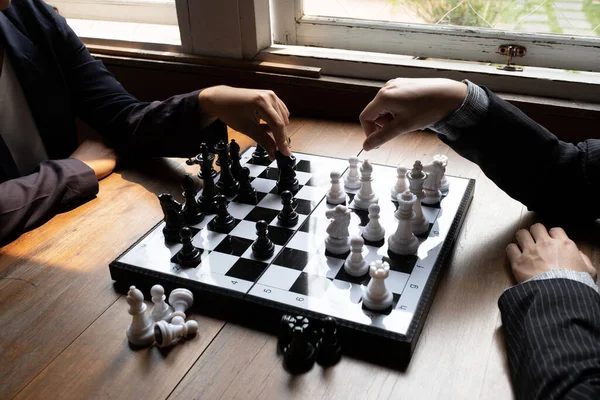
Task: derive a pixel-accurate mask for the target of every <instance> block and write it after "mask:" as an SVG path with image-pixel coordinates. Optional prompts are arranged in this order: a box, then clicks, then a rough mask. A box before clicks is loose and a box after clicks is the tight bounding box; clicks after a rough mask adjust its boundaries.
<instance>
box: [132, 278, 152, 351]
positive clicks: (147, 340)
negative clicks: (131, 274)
mask: <svg viewBox="0 0 600 400" xmlns="http://www.w3.org/2000/svg"><path fill="white" fill-rule="evenodd" d="M127 304H129V310H128V312H129V314H130V315H131V316H132V317H133V319H132V321H131V324H130V325H129V327H127V339H128V340H129V342H130V343H131V344H134V345H136V346H148V345H151V344H152V343H153V342H154V321H152V320H151V319H150V318H148V317H147V316H146V304H145V303H144V295H143V294H142V292H140V291H139V289H136V287H135V286H131V287H129V292H127Z"/></svg>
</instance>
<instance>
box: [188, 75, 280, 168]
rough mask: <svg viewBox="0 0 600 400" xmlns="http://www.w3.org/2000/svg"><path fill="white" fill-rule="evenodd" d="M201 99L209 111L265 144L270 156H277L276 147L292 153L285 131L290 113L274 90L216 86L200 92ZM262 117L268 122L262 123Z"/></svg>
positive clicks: (205, 109)
mask: <svg viewBox="0 0 600 400" xmlns="http://www.w3.org/2000/svg"><path fill="white" fill-rule="evenodd" d="M198 101H199V102H200V107H201V108H202V109H203V110H204V111H206V112H207V113H208V114H210V115H212V116H215V117H217V118H219V119H220V120H221V121H223V122H225V124H227V125H228V126H229V127H231V128H232V129H235V130H236V131H238V132H241V133H243V134H245V135H247V136H248V137H250V138H252V139H253V140H255V141H256V142H257V143H258V144H260V145H261V146H262V147H264V148H265V150H267V152H268V153H269V157H271V159H274V158H275V151H276V150H277V149H279V150H280V151H281V153H283V154H284V155H286V156H289V155H291V152H290V149H289V148H288V138H287V134H286V132H285V128H286V126H287V125H288V124H289V123H290V120H289V116H290V113H289V111H288V109H287V107H286V106H285V104H284V103H283V101H281V99H279V97H277V95H276V94H275V93H273V92H272V91H270V90H255V89H241V88H234V87H229V86H213V87H210V88H207V89H204V90H203V91H202V92H200V95H199V96H198ZM261 119H262V120H263V121H265V122H266V124H263V123H261V121H260V120H261ZM270 134H272V135H273V137H271V135H270Z"/></svg>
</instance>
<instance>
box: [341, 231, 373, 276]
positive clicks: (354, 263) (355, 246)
mask: <svg viewBox="0 0 600 400" xmlns="http://www.w3.org/2000/svg"><path fill="white" fill-rule="evenodd" d="M364 244H365V241H364V240H363V238H361V237H360V236H355V237H353V238H352V239H350V248H351V251H352V253H351V254H350V255H349V256H348V258H346V262H345V263H344V270H345V271H346V273H347V274H348V275H352V276H363V275H364V274H366V273H367V271H368V269H369V265H368V264H367V262H366V261H365V259H364V258H363V255H362V249H363V245H364Z"/></svg>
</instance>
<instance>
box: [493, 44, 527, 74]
mask: <svg viewBox="0 0 600 400" xmlns="http://www.w3.org/2000/svg"><path fill="white" fill-rule="evenodd" d="M497 53H498V54H500V55H503V56H506V65H503V66H501V67H498V69H500V70H502V71H512V72H520V71H523V68H521V67H515V66H514V65H512V64H511V62H512V59H513V57H524V56H525V54H527V49H526V48H525V47H523V46H517V45H516V44H503V45H501V46H500V47H498V51H497Z"/></svg>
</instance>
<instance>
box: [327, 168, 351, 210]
mask: <svg viewBox="0 0 600 400" xmlns="http://www.w3.org/2000/svg"><path fill="white" fill-rule="evenodd" d="M329 176H330V178H331V188H330V189H329V190H328V191H327V195H326V196H325V197H326V198H327V203H329V204H344V203H345V202H346V192H344V189H342V186H341V185H340V176H341V174H340V173H339V172H338V171H331V174H329Z"/></svg>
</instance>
